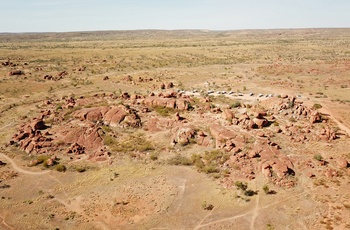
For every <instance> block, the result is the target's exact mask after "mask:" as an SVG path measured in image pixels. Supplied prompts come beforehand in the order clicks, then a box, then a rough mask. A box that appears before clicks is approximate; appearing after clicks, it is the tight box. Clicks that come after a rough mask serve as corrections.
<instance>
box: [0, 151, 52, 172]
mask: <svg viewBox="0 0 350 230" xmlns="http://www.w3.org/2000/svg"><path fill="white" fill-rule="evenodd" d="M0 159H2V160H5V161H6V162H9V163H10V164H11V166H12V168H13V169H14V170H16V171H17V172H20V173H23V174H27V175H43V174H48V173H50V171H49V170H47V171H43V172H32V171H28V170H25V169H22V168H20V167H18V166H17V165H16V163H15V162H14V161H13V160H12V159H11V158H10V157H8V156H6V155H5V154H3V153H0Z"/></svg>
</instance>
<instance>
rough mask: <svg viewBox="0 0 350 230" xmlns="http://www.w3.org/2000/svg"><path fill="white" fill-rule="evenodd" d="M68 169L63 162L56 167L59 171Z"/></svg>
mask: <svg viewBox="0 0 350 230" xmlns="http://www.w3.org/2000/svg"><path fill="white" fill-rule="evenodd" d="M66 169H67V168H66V166H64V165H63V164H58V165H56V167H55V170H56V171H58V172H65V171H66Z"/></svg>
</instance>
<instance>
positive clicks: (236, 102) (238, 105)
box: [231, 101, 241, 109]
mask: <svg viewBox="0 0 350 230" xmlns="http://www.w3.org/2000/svg"><path fill="white" fill-rule="evenodd" d="M240 106H241V102H240V101H234V102H232V104H231V108H232V109H233V108H237V107H240Z"/></svg>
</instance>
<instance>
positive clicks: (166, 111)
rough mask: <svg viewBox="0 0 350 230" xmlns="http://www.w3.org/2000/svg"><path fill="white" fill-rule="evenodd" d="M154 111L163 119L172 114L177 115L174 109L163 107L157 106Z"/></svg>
mask: <svg viewBox="0 0 350 230" xmlns="http://www.w3.org/2000/svg"><path fill="white" fill-rule="evenodd" d="M154 110H155V111H156V113H158V115H160V116H162V117H168V116H170V115H172V114H175V110H174V109H171V108H166V107H162V106H156V107H154Z"/></svg>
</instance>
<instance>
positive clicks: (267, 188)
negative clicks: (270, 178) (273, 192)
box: [263, 184, 270, 194]
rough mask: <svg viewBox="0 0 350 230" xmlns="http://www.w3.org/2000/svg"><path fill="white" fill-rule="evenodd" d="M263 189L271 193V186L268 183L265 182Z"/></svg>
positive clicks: (266, 192)
mask: <svg viewBox="0 0 350 230" xmlns="http://www.w3.org/2000/svg"><path fill="white" fill-rule="evenodd" d="M263 190H264V192H265V194H269V193H270V188H269V186H268V185H267V184H265V185H264V186H263Z"/></svg>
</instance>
